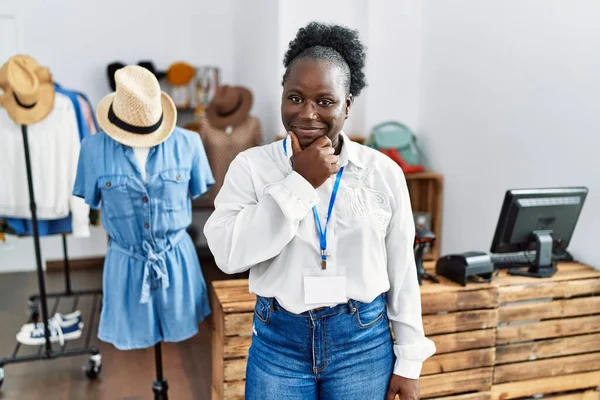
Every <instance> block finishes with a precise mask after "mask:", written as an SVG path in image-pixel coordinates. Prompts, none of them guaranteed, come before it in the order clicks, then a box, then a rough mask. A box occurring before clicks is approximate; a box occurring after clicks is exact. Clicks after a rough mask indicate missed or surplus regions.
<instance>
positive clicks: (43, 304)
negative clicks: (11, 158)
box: [0, 125, 102, 387]
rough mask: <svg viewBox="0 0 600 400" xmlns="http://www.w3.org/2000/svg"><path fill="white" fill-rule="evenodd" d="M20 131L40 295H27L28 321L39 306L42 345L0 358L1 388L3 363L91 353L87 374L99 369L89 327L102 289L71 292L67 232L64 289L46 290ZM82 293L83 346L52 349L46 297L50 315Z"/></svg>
mask: <svg viewBox="0 0 600 400" xmlns="http://www.w3.org/2000/svg"><path fill="white" fill-rule="evenodd" d="M21 132H22V133H23V146H24V149H25V164H26V168H27V184H28V188H29V207H30V210H31V222H32V225H33V240H34V247H35V261H36V270H37V277H38V286H39V294H37V295H32V296H29V299H28V306H29V318H28V321H27V323H31V322H37V321H38V319H39V316H40V308H41V314H42V323H43V326H44V344H43V345H41V346H40V347H39V349H38V351H37V354H32V355H19V354H18V353H19V350H20V348H21V343H17V344H16V346H15V349H14V351H13V353H12V355H11V356H10V357H6V358H0V387H2V384H3V383H4V377H5V375H4V366H5V365H8V364H16V363H23V362H30V361H40V360H53V359H57V358H64V357H73V356H81V355H85V354H89V355H90V359H89V361H88V364H87V366H86V375H87V377H88V378H89V379H95V378H97V377H98V375H99V374H100V372H101V371H102V356H101V354H100V351H99V350H98V348H97V347H93V346H90V340H91V336H92V335H91V333H92V327H93V325H94V321H95V319H96V308H97V305H98V302H99V298H100V297H101V296H102V290H101V289H97V290H82V291H74V290H72V288H71V271H70V266H69V257H68V252H67V238H66V235H65V234H63V235H62V244H63V254H64V268H65V291H64V292H60V293H47V292H46V281H45V276H44V271H43V269H42V257H41V251H40V235H39V228H38V219H37V212H36V203H35V194H34V190H33V179H32V172H31V159H30V155H29V141H28V137H27V125H21ZM81 296H92V310H91V313H90V315H89V319H88V325H87V333H86V337H85V344H84V346H83V347H79V348H74V349H67V344H68V342H65V343H64V344H63V345H62V346H60V349H59V350H55V349H54V348H53V346H52V343H51V342H50V329H49V327H48V320H49V314H48V299H49V298H54V299H55V302H54V306H53V309H52V315H54V313H55V312H56V310H57V308H58V305H59V302H60V300H61V299H62V298H65V297H70V298H73V299H74V300H73V311H74V310H75V309H76V308H77V304H78V303H79V298H80V297H81Z"/></svg>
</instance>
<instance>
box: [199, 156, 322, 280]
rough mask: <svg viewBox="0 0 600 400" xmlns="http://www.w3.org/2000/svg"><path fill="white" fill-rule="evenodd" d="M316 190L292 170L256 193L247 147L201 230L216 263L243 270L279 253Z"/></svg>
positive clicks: (233, 165)
mask: <svg viewBox="0 0 600 400" xmlns="http://www.w3.org/2000/svg"><path fill="white" fill-rule="evenodd" d="M317 199H318V195H317V191H316V190H315V189H314V188H313V187H312V185H311V184H310V183H309V182H308V181H307V180H305V179H304V178H303V177H302V176H301V175H300V174H298V173H297V172H295V171H293V172H292V173H290V174H289V175H288V176H287V177H286V178H284V179H283V180H282V181H280V182H274V183H272V184H270V185H269V186H268V187H267V188H266V189H265V190H264V193H262V195H261V196H258V194H257V193H256V190H255V187H254V184H253V179H252V174H251V166H250V163H249V160H248V158H247V156H245V153H241V154H239V155H238V156H237V157H236V158H235V159H234V160H233V162H232V163H231V165H230V166H229V170H228V171H227V174H226V175H225V180H224V182H223V186H222V188H221V190H220V191H219V194H218V195H217V197H216V198H215V211H214V212H213V213H212V214H211V216H210V217H209V219H208V221H207V223H206V225H205V227H204V235H205V236H206V239H207V241H208V246H209V248H210V250H211V252H212V254H213V256H214V258H215V262H216V264H217V266H218V267H219V268H220V269H221V270H222V271H224V272H225V273H228V274H233V273H238V272H242V271H246V270H248V269H250V268H251V267H253V266H255V265H256V264H258V263H261V262H263V261H266V260H269V259H271V258H273V257H275V256H277V255H278V254H279V253H281V251H282V250H283V248H284V247H285V246H286V245H287V244H288V243H289V242H290V241H291V240H292V239H293V238H294V236H295V235H296V231H297V230H298V226H299V224H300V221H302V219H304V217H305V216H306V215H307V214H308V212H309V211H310V210H311V208H312V206H314V205H315V204H316V203H317Z"/></svg>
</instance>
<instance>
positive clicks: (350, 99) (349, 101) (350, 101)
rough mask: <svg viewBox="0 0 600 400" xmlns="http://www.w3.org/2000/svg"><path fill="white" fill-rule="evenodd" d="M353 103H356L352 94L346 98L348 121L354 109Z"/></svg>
mask: <svg viewBox="0 0 600 400" xmlns="http://www.w3.org/2000/svg"><path fill="white" fill-rule="evenodd" d="M353 101H354V98H353V97H352V93H350V94H349V95H348V97H346V119H348V117H350V110H351V109H352V102H353Z"/></svg>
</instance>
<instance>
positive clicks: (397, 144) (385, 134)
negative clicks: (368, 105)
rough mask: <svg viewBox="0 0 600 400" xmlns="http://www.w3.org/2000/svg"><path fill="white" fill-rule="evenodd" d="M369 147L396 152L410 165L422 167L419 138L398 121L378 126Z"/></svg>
mask: <svg viewBox="0 0 600 400" xmlns="http://www.w3.org/2000/svg"><path fill="white" fill-rule="evenodd" d="M367 146H369V147H372V148H374V149H377V150H391V149H394V150H396V151H397V152H398V153H399V154H400V156H402V159H403V160H404V161H405V162H406V163H407V164H408V165H420V164H421V162H420V161H421V159H420V157H419V149H418V147H417V138H416V136H415V135H414V134H413V133H412V131H411V130H410V129H409V128H408V127H407V126H406V125H403V124H401V123H400V122H396V121H388V122H383V123H381V124H379V125H376V126H375V127H374V128H373V130H372V132H371V137H370V140H369V142H368V143H367Z"/></svg>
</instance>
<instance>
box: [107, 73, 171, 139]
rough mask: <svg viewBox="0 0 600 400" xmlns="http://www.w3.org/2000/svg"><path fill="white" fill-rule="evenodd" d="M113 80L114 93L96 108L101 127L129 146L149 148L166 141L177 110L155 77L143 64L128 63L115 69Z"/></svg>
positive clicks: (109, 134)
mask: <svg viewBox="0 0 600 400" xmlns="http://www.w3.org/2000/svg"><path fill="white" fill-rule="evenodd" d="M115 82H116V89H117V90H116V92H114V93H111V94H109V95H107V96H106V97H104V98H103V99H102V100H101V101H100V103H99V104H98V107H97V109H96V113H97V118H98V124H99V125H100V127H101V128H102V130H103V131H104V132H106V134H107V135H108V136H110V137H111V138H113V139H114V140H116V141H117V142H119V143H122V144H124V145H127V146H131V147H152V146H156V145H158V144H160V143H162V142H164V141H165V140H167V138H168V137H169V136H171V133H173V129H174V128H175V122H176V120H177V110H176V108H175V104H173V100H171V98H170V97H169V95H167V94H166V93H164V92H162V91H161V90H160V85H159V84H158V80H157V79H156V77H155V76H154V75H153V74H152V73H151V72H150V71H148V70H147V69H146V68H144V67H140V66H138V65H128V66H126V67H123V68H121V69H119V70H118V71H117V72H115Z"/></svg>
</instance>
